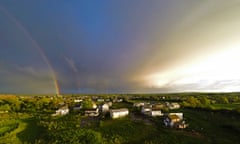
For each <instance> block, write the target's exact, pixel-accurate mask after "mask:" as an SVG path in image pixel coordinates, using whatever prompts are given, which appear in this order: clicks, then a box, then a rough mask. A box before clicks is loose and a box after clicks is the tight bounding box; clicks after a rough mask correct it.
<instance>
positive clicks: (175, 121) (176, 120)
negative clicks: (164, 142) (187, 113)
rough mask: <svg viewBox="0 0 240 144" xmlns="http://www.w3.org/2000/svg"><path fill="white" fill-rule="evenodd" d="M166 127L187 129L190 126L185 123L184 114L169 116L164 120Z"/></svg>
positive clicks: (171, 114)
mask: <svg viewBox="0 0 240 144" xmlns="http://www.w3.org/2000/svg"><path fill="white" fill-rule="evenodd" d="M163 122H164V124H165V126H169V127H172V128H173V127H174V128H180V129H183V128H186V127H187V126H188V124H186V123H185V121H184V120H183V114H182V113H170V114H168V116H167V117H166V118H165V119H164V121H163Z"/></svg>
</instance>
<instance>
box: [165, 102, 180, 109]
mask: <svg viewBox="0 0 240 144" xmlns="http://www.w3.org/2000/svg"><path fill="white" fill-rule="evenodd" d="M168 107H169V109H179V108H180V104H179V103H171V104H169V106H168Z"/></svg>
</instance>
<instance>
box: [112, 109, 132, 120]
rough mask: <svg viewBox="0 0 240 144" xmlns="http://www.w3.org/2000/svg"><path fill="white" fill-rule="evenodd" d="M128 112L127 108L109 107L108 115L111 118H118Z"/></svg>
mask: <svg viewBox="0 0 240 144" xmlns="http://www.w3.org/2000/svg"><path fill="white" fill-rule="evenodd" d="M128 114H129V111H128V109H127V108H121V109H111V110H110V116H111V118H113V119H115V118H120V117H125V116H127V115H128Z"/></svg>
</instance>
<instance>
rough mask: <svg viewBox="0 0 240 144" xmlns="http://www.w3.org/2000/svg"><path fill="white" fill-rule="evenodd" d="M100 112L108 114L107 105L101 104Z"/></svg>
mask: <svg viewBox="0 0 240 144" xmlns="http://www.w3.org/2000/svg"><path fill="white" fill-rule="evenodd" d="M101 110H102V112H103V113H106V112H108V111H109V105H108V104H107V103H105V104H103V105H102V106H101Z"/></svg>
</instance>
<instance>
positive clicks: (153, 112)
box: [150, 109, 163, 117]
mask: <svg viewBox="0 0 240 144" xmlns="http://www.w3.org/2000/svg"><path fill="white" fill-rule="evenodd" d="M150 115H151V116H153V117H154V116H163V113H162V111H161V110H160V109H152V110H151V112H150Z"/></svg>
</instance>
